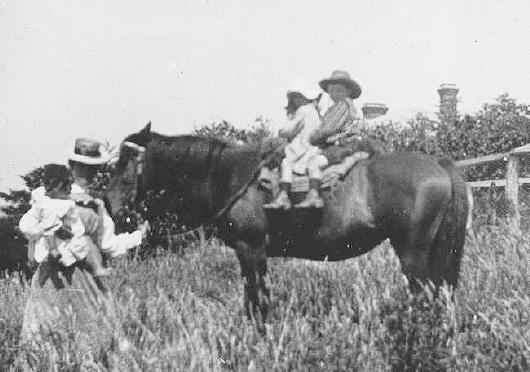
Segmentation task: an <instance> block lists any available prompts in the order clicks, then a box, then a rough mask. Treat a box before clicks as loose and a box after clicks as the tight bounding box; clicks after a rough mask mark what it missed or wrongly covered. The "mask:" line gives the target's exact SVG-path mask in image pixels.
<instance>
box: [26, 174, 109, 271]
mask: <svg viewBox="0 0 530 372" xmlns="http://www.w3.org/2000/svg"><path fill="white" fill-rule="evenodd" d="M71 187H72V175H71V172H70V170H69V169H68V168H67V167H66V166H64V165H59V164H48V165H46V166H45V167H44V188H45V190H46V193H45V195H44V196H42V197H41V198H40V199H39V200H34V203H33V205H32V207H31V209H30V210H29V211H28V212H27V213H26V214H25V215H24V216H22V218H21V219H20V223H19V227H20V230H21V231H22V233H23V234H24V235H25V236H26V237H27V238H28V240H29V248H28V249H29V252H32V251H33V252H34V257H30V258H33V259H34V260H35V261H37V262H38V263H40V262H42V261H44V260H46V259H48V257H49V256H51V257H52V258H53V259H57V260H59V262H60V263H61V264H63V265H64V266H71V265H72V264H74V263H75V262H78V261H83V260H84V261H85V262H86V263H87V264H88V266H89V267H90V269H91V270H92V272H93V274H94V275H95V276H106V275H109V274H110V272H111V271H112V269H111V268H105V267H104V266H103V258H102V256H101V252H100V250H99V248H98V246H97V245H96V243H97V239H98V237H97V235H98V233H97V231H98V225H99V223H100V218H101V216H100V215H99V214H98V212H96V211H97V210H98V205H97V203H92V204H94V205H91V204H88V205H83V206H79V205H76V203H75V202H74V201H73V200H71V199H70V192H71ZM30 256H31V255H30Z"/></svg>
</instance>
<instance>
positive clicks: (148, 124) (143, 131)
mask: <svg viewBox="0 0 530 372" xmlns="http://www.w3.org/2000/svg"><path fill="white" fill-rule="evenodd" d="M140 133H145V134H149V133H151V122H149V123H147V125H146V126H145V127H144V129H142V130H141V131H140Z"/></svg>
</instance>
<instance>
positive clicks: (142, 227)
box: [138, 221, 151, 240]
mask: <svg viewBox="0 0 530 372" xmlns="http://www.w3.org/2000/svg"><path fill="white" fill-rule="evenodd" d="M138 230H139V231H140V232H141V233H142V240H144V239H145V238H146V237H147V235H149V233H150V232H151V225H149V221H145V222H144V223H142V224H141V225H140V226H139V228H138Z"/></svg>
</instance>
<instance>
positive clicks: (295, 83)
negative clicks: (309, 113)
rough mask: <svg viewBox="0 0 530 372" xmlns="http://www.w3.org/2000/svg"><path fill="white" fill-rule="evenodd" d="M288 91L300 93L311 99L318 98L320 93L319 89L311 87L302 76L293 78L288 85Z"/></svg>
mask: <svg viewBox="0 0 530 372" xmlns="http://www.w3.org/2000/svg"><path fill="white" fill-rule="evenodd" d="M287 93H300V94H301V95H303V96H304V97H305V98H307V99H309V100H313V99H316V98H318V96H319V95H320V92H319V91H318V89H316V88H311V87H310V86H309V84H308V83H307V81H305V80H304V79H300V78H298V79H294V80H291V82H290V83H289V85H287Z"/></svg>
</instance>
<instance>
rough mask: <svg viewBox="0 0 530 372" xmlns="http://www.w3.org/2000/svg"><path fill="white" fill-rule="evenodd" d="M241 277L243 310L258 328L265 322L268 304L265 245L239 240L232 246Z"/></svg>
mask: <svg viewBox="0 0 530 372" xmlns="http://www.w3.org/2000/svg"><path fill="white" fill-rule="evenodd" d="M234 248H235V250H236V254H237V257H238V259H239V263H240V265H241V275H242V276H243V280H244V282H245V309H246V311H247V315H248V316H249V317H254V318H255V319H256V321H257V323H258V326H260V325H261V324H262V323H263V322H265V320H266V318H267V313H268V306H269V302H270V298H269V289H268V288H267V285H266V283H265V277H266V275H267V254H266V250H265V243H264V242H260V243H254V244H251V243H248V242H246V241H243V240H239V241H237V242H236V243H235V244H234Z"/></svg>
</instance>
